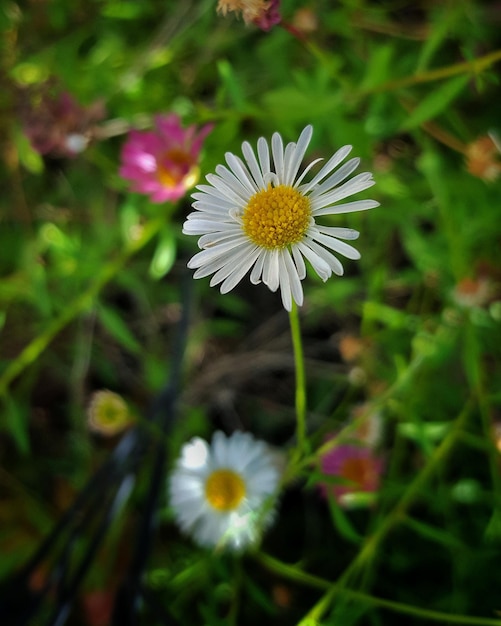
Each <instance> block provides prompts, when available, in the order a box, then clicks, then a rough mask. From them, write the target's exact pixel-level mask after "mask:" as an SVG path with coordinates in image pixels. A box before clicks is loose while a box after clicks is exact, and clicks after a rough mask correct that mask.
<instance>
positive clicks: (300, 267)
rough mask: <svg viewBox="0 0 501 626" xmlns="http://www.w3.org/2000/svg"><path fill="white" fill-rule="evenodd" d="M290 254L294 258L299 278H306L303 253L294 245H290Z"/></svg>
mask: <svg viewBox="0 0 501 626" xmlns="http://www.w3.org/2000/svg"><path fill="white" fill-rule="evenodd" d="M292 256H293V258H294V263H295V264H296V268H297V274H298V276H299V280H303V278H306V265H305V264H304V259H303V255H302V254H301V252H300V251H299V249H298V247H297V246H296V245H293V246H292Z"/></svg>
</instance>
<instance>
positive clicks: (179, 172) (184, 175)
mask: <svg viewBox="0 0 501 626" xmlns="http://www.w3.org/2000/svg"><path fill="white" fill-rule="evenodd" d="M156 173H157V178H158V180H159V181H160V182H161V183H162V185H164V187H175V186H176V185H178V184H179V183H181V182H182V183H183V184H184V185H185V187H187V188H188V187H193V186H194V185H195V183H196V182H197V180H198V176H199V170H198V167H197V165H196V164H194V163H193V157H192V156H191V155H190V154H188V153H187V152H185V151H184V150H181V149H179V148H173V149H172V150H169V151H168V152H166V153H165V155H164V158H163V159H161V160H160V161H159V163H158V166H157V172H156Z"/></svg>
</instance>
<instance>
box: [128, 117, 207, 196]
mask: <svg viewBox="0 0 501 626" xmlns="http://www.w3.org/2000/svg"><path fill="white" fill-rule="evenodd" d="M211 130H212V125H211V124H207V125H205V126H203V127H202V128H201V129H200V130H197V128H196V126H188V127H187V128H183V126H182V125H181V120H180V119H179V117H178V116H177V115H175V114H171V115H158V116H157V117H156V118H155V127H154V129H153V130H151V131H138V130H132V131H131V132H130V133H129V136H128V138H127V141H126V142H125V144H124V146H123V148H122V154H121V163H122V164H121V166H120V172H119V173H120V176H121V177H122V178H124V179H125V180H128V181H130V183H131V189H132V191H136V192H138V193H142V194H145V195H148V196H149V197H150V200H151V201H152V202H166V201H174V200H178V199H179V198H181V197H182V196H184V194H185V193H186V192H187V190H188V189H191V188H192V187H193V186H194V185H195V183H196V182H197V180H198V176H199V169H198V160H199V155H200V150H201V149H202V145H203V142H204V139H205V138H206V136H207V135H208V134H209V133H210V131H211Z"/></svg>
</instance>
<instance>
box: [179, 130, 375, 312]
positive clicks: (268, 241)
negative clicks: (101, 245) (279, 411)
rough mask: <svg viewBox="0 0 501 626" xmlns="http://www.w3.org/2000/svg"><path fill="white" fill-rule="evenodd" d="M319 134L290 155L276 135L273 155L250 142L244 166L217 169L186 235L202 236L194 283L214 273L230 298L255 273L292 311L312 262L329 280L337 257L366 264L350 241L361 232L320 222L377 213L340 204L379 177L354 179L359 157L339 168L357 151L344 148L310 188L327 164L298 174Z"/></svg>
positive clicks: (232, 162)
mask: <svg viewBox="0 0 501 626" xmlns="http://www.w3.org/2000/svg"><path fill="white" fill-rule="evenodd" d="M312 134H313V128H312V127H311V126H307V127H306V128H305V129H304V130H303V131H302V133H301V135H300V136H299V139H298V141H297V143H294V142H291V143H289V144H287V145H286V146H285V148H284V144H283V141H282V137H281V136H280V134H279V133H275V134H274V135H273V137H272V139H271V152H270V147H269V145H268V142H267V141H266V140H265V139H264V138H262V137H261V138H260V139H259V140H258V142H257V156H256V154H255V152H254V150H253V149H252V147H251V145H250V144H249V143H248V142H246V141H245V142H244V143H243V144H242V153H243V156H244V159H245V162H244V161H243V160H242V159H241V158H239V157H238V156H235V155H234V154H232V153H231V152H227V153H226V163H227V166H225V165H218V166H217V168H216V173H215V174H208V175H207V177H206V178H207V181H208V183H209V184H208V185H199V186H198V187H197V189H198V192H197V193H195V194H193V198H194V199H195V202H194V203H193V208H194V209H195V211H194V212H192V213H190V214H189V215H188V217H187V220H186V221H185V223H184V226H183V232H184V233H185V234H188V235H201V237H200V239H199V241H198V245H199V247H200V248H201V251H200V252H198V253H197V254H195V256H194V257H193V258H192V259H191V260H190V261H189V263H188V267H190V268H192V269H196V271H195V274H194V278H203V277H205V276H209V275H210V274H213V276H212V279H211V281H210V285H211V286H214V285H219V284H220V285H221V287H220V289H221V293H227V292H228V291H230V290H231V289H233V288H234V287H235V286H236V285H237V284H238V283H239V282H240V281H241V280H242V278H243V277H244V276H245V275H246V274H247V273H248V272H249V271H250V280H251V282H252V283H253V284H257V283H259V282H261V281H262V282H263V283H264V284H265V285H267V286H268V287H269V289H271V291H276V290H277V289H278V288H279V287H280V292H281V296H282V302H283V305H284V307H285V309H287V311H290V310H291V308H292V301H293V300H294V302H296V304H298V305H299V306H301V305H302V303H303V288H302V285H301V281H302V280H303V279H304V278H305V276H306V264H305V259H306V260H307V261H309V263H310V264H311V266H312V267H313V269H314V270H315V272H316V273H317V274H318V275H319V276H320V278H321V279H322V280H323V281H326V280H327V279H328V278H329V277H330V276H331V275H332V273H334V274H337V275H339V276H341V275H342V274H343V266H342V265H341V263H340V261H339V260H338V259H337V257H336V256H335V255H334V253H337V254H341V255H343V256H345V257H347V258H348V259H358V258H360V254H359V252H358V251H357V250H356V249H355V248H353V247H352V246H351V245H349V244H347V243H345V241H343V240H348V241H349V240H353V239H356V238H357V237H358V235H359V233H358V232H357V231H356V230H352V229H350V228H342V227H335V226H322V225H321V224H319V223H318V222H317V219H318V218H321V217H322V216H324V215H337V214H341V213H351V212H352V211H361V210H365V209H371V208H373V207H376V206H378V205H379V203H378V202H376V201H375V200H356V201H352V202H341V203H340V204H339V201H341V200H345V199H346V198H347V197H348V196H351V195H353V194H355V193H358V192H359V191H363V190H365V189H367V188H368V187H371V186H372V185H373V184H374V180H373V178H372V174H370V173H369V172H364V173H361V174H358V175H357V176H354V177H353V178H351V179H348V177H349V176H350V175H351V174H352V172H353V171H354V170H355V169H356V168H357V167H358V165H359V163H360V159H358V158H353V159H350V160H349V161H347V162H346V163H345V164H344V165H343V166H341V167H339V168H338V169H336V168H337V167H338V165H339V164H340V163H341V162H342V161H344V160H345V158H346V157H347V156H348V154H349V153H350V151H351V146H344V147H343V148H341V149H339V150H338V151H337V152H336V153H335V154H334V156H332V157H331V158H330V159H329V160H328V161H327V163H325V165H324V166H323V167H322V168H321V169H320V171H319V172H318V173H317V174H316V175H314V176H313V177H312V178H311V180H310V181H309V182H304V179H305V177H306V175H307V174H308V172H309V171H310V170H311V168H312V167H313V166H314V165H315V164H316V163H318V161H320V160H321V159H317V160H315V161H313V163H310V165H308V166H307V167H306V168H305V169H304V170H303V171H302V173H301V174H299V169H300V166H301V162H302V160H303V157H304V155H305V152H306V149H307V147H308V144H309V143H310V140H311V137H312ZM272 162H273V164H272Z"/></svg>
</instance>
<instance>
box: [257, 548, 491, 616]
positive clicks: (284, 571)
mask: <svg viewBox="0 0 501 626" xmlns="http://www.w3.org/2000/svg"><path fill="white" fill-rule="evenodd" d="M256 557H257V560H258V561H259V562H260V563H261V564H262V565H263V566H264V567H266V568H267V569H268V570H270V571H272V572H275V573H276V574H279V575H280V576H283V577H284V578H287V579H289V580H293V581H296V582H298V583H302V584H303V585H306V586H309V587H314V588H316V589H331V588H333V587H336V588H337V587H338V586H337V585H336V584H334V585H333V584H332V583H331V582H329V581H328V580H326V579H324V578H320V577H319V576H313V575H312V574H307V573H306V572H303V570H301V569H299V568H298V567H296V566H294V565H289V564H287V563H283V562H282V561H278V560H277V559H274V558H273V557H271V556H269V555H268V554H263V553H259V554H257V555H256ZM336 590H337V592H338V593H339V594H341V595H343V596H345V597H346V598H349V599H350V600H353V601H355V602H361V603H364V604H369V605H371V606H374V607H381V608H383V609H387V610H388V611H393V612H394V613H400V614H404V615H413V616H414V617H417V618H421V619H423V620H429V621H434V622H445V623H447V624H461V625H463V624H466V625H471V626H474V625H475V626H501V620H499V619H491V618H488V617H473V616H469V615H456V614H452V613H443V612H441V611H430V610H428V609H423V608H421V607H418V606H413V605H411V604H404V603H402V602H394V601H392V600H387V599H385V598H378V597H377V596H373V595H370V594H368V593H364V592H362V591H355V590H353V589H347V588H345V587H342V586H339V588H337V589H336Z"/></svg>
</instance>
